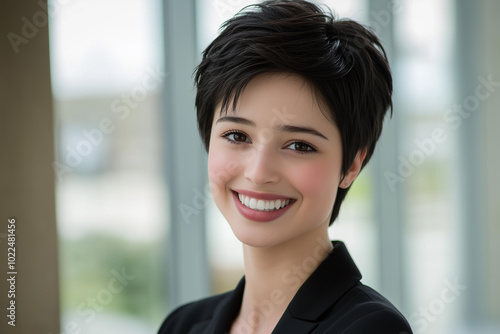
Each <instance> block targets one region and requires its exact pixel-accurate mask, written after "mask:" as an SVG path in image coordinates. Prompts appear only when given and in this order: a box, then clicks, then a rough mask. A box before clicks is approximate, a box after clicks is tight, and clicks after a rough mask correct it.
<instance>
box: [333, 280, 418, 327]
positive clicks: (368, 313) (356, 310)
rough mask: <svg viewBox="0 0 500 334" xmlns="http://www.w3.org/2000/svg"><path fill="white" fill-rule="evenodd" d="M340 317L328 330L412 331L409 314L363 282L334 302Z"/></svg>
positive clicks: (337, 314)
mask: <svg viewBox="0 0 500 334" xmlns="http://www.w3.org/2000/svg"><path fill="white" fill-rule="evenodd" d="M334 309H336V312H334V313H336V316H337V319H336V320H335V324H333V326H332V327H331V330H328V331H326V333H338V331H337V328H339V327H340V328H342V329H343V330H342V332H341V333H342V334H359V333H371V334H411V333H413V332H412V330H411V328H410V325H409V324H408V321H407V320H406V318H405V317H404V316H403V315H402V314H401V312H399V310H398V309H397V308H396V307H395V306H394V305H393V304H392V303H391V302H389V301H388V300H387V299H386V298H384V297H383V296H382V295H381V294H380V293H378V292H377V291H375V290H373V289H372V288H370V287H369V286H366V285H363V284H362V283H359V284H358V285H356V286H354V287H353V288H352V289H351V290H349V291H348V292H347V293H346V294H345V295H344V296H343V297H342V298H341V299H340V300H339V301H338V303H336V305H335V306H334Z"/></svg>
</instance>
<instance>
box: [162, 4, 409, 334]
mask: <svg viewBox="0 0 500 334" xmlns="http://www.w3.org/2000/svg"><path fill="white" fill-rule="evenodd" d="M196 85H197V96H196V107H197V116H198V126H199V131H200V134H201V137H202V140H203V142H204V144H205V148H206V149H207V151H208V173H209V181H210V186H211V191H212V195H213V197H214V200H215V203H216V205H217V207H218V208H219V210H220V211H221V212H222V214H223V215H224V217H225V218H226V219H227V221H228V223H229V225H230V226H231V229H232V230H233V232H234V234H235V236H236V237H237V238H238V239H239V240H240V241H241V242H242V243H243V249H244V261H245V276H244V278H242V280H241V281H240V283H239V284H238V286H237V287H236V289H235V290H233V291H230V292H227V293H225V294H221V295H218V296H214V297H210V298H207V299H203V300H201V301H197V302H194V303H190V304H187V305H184V306H181V307H179V308H178V309H176V310H175V311H174V312H172V313H171V314H170V315H169V316H168V317H167V318H166V320H165V321H164V323H163V325H162V326H161V328H160V331H159V333H169V334H175V333H181V334H187V333H191V334H193V333H213V334H223V333H230V334H239V333H283V334H290V333H293V334H302V333H304V334H305V333H343V334H355V333H356V334H357V333H383V334H403V333H411V329H410V326H409V325H408V323H407V321H406V319H405V318H404V317H403V316H402V315H401V313H400V312H399V311H398V310H397V309H396V308H395V307H394V306H393V305H392V304H391V303H390V302H389V301H387V300H386V299H385V298H384V297H382V296H381V295H380V294H379V293H377V292H376V291H374V290H373V289H371V288H369V287H368V286H365V285H363V284H362V283H360V279H361V274H360V272H359V271H358V269H357V268H356V265H355V264H354V262H353V261H352V259H351V257H350V256H349V253H348V251H347V249H346V247H345V246H344V244H343V243H342V242H340V241H333V242H331V241H329V238H328V233H327V229H328V227H329V225H331V224H332V223H333V221H334V220H335V219H336V218H337V216H338V213H339V209H340V205H341V203H342V201H343V199H344V198H345V195H346V193H347V191H348V189H349V187H350V186H351V184H352V182H353V181H354V180H355V178H356V177H357V175H358V173H359V172H360V171H361V169H362V168H363V167H364V166H365V165H366V163H367V162H368V161H369V160H370V157H371V155H372V153H373V151H374V148H375V144H376V142H377V140H378V138H379V136H380V133H381V131H382V123H383V119H384V116H385V114H386V112H387V110H388V109H389V108H390V107H392V102H391V95H392V78H391V73H390V69H389V65H388V62H387V57H386V55H385V51H384V50H383V48H382V46H381V44H380V42H379V40H378V39H377V37H376V36H375V35H373V34H372V33H371V32H369V31H368V30H367V29H365V28H364V27H363V26H361V25H360V24H358V23H356V22H353V21H350V20H335V19H334V18H333V17H332V15H331V14H329V13H325V12H323V11H322V10H321V9H320V8H319V7H317V6H316V5H314V4H312V3H309V2H306V1H267V2H264V3H262V4H260V5H254V6H251V7H247V8H245V9H244V10H243V11H241V12H240V13H238V14H237V15H236V16H235V17H234V18H232V19H230V20H229V21H227V22H226V23H225V24H224V25H223V30H222V32H221V33H220V35H219V36H218V37H217V38H216V39H215V40H214V41H213V42H212V43H211V44H210V45H209V46H208V47H207V49H206V50H205V51H204V53H203V60H202V62H201V64H200V65H199V66H198V68H197V69H196Z"/></svg>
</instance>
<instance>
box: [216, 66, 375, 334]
mask: <svg viewBox="0 0 500 334" xmlns="http://www.w3.org/2000/svg"><path fill="white" fill-rule="evenodd" d="M325 108H326V107H325V106H321V105H320V102H319V101H318V100H317V98H316V94H315V92H314V90H313V89H311V87H310V86H309V85H308V83H307V82H306V81H305V80H304V79H302V78H301V77H299V76H297V75H290V74H262V75H259V76H257V77H256V78H254V79H253V80H252V81H251V82H250V83H249V84H248V86H247V87H246V88H245V89H244V90H243V92H242V95H241V96H240V99H239V101H238V105H237V108H236V111H235V112H232V111H230V112H227V113H226V114H224V115H221V114H220V108H218V109H217V110H216V111H215V116H214V120H213V124H212V131H211V137H210V145H209V154H208V173H209V182H210V187H211V191H212V195H213V197H214V200H215V203H216V205H217V207H218V208H219V210H220V211H221V213H222V214H223V215H224V217H225V218H226V220H227V221H228V223H229V225H230V227H231V229H232V230H233V233H234V234H235V236H236V237H237V238H238V239H239V240H240V241H241V242H242V244H243V254H244V261H245V280H246V284H245V290H244V294H243V301H242V306H241V309H240V313H239V315H238V317H237V318H236V320H235V321H234V323H233V326H232V328H231V332H230V333H231V334H235V333H238V334H239V333H253V334H259V333H267V334H268V333H271V332H272V330H273V328H274V327H275V326H276V324H277V323H278V321H279V319H280V317H281V316H282V314H283V312H284V311H285V309H286V307H287V306H288V304H289V303H290V301H291V300H292V298H293V296H294V295H295V293H296V292H297V290H298V288H299V287H300V285H302V283H304V282H305V280H306V279H307V278H308V277H309V275H310V274H311V273H312V272H313V271H314V270H315V269H316V267H317V266H318V265H319V263H320V262H321V261H322V260H323V259H324V258H325V257H326V256H327V255H328V253H330V251H331V250H332V245H331V242H330V241H329V237H328V231H327V230H328V223H329V219H330V216H331V214H332V208H333V203H334V201H335V198H336V195H337V189H338V187H343V188H346V187H349V186H350V185H351V183H352V182H353V181H354V179H355V178H356V177H357V175H358V173H359V171H360V170H361V166H362V162H363V159H364V157H365V153H366V151H365V150H363V151H360V152H359V153H358V154H357V156H356V158H355V160H354V162H353V164H352V165H351V167H350V169H349V171H348V172H347V173H346V175H345V176H343V175H342V174H341V166H342V143H341V137H340V133H339V130H338V128H337V126H336V125H335V124H334V123H333V122H332V121H331V120H330V119H328V118H327V117H325V115H324V114H323V112H322V110H323V111H324V113H325V114H327V109H325ZM325 111H326V112H325ZM234 189H242V190H249V191H254V192H257V193H264V194H275V195H280V197H283V196H284V197H286V198H291V199H293V202H292V204H290V205H291V207H290V208H289V209H288V210H287V211H286V212H285V213H284V214H283V215H281V216H279V217H278V218H276V219H274V220H271V221H267V222H259V221H253V220H251V219H248V218H246V217H245V216H243V215H242V214H241V213H240V212H239V211H238V209H237V206H236V203H235V197H234V195H233V190H234ZM318 250H319V251H318ZM308 260H311V261H308ZM304 263H307V266H305V265H304ZM290 275H293V277H290ZM291 278H293V280H292V279H291ZM292 281H293V284H292Z"/></svg>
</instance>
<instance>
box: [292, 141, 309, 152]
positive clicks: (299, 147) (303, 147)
mask: <svg viewBox="0 0 500 334" xmlns="http://www.w3.org/2000/svg"><path fill="white" fill-rule="evenodd" d="M294 148H295V150H296V151H302V152H305V151H308V148H309V145H306V144H304V143H295V144H294Z"/></svg>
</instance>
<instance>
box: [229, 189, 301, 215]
mask: <svg viewBox="0 0 500 334" xmlns="http://www.w3.org/2000/svg"><path fill="white" fill-rule="evenodd" d="M235 193H236V195H237V196H238V199H239V200H240V203H241V204H243V205H244V206H246V207H247V208H249V209H252V210H255V211H263V212H272V211H278V210H281V209H283V208H285V207H287V206H288V205H290V204H291V203H293V201H294V200H293V199H291V198H289V199H276V200H272V201H269V200H263V199H258V198H252V197H250V196H246V195H243V194H240V193H237V192H235Z"/></svg>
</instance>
